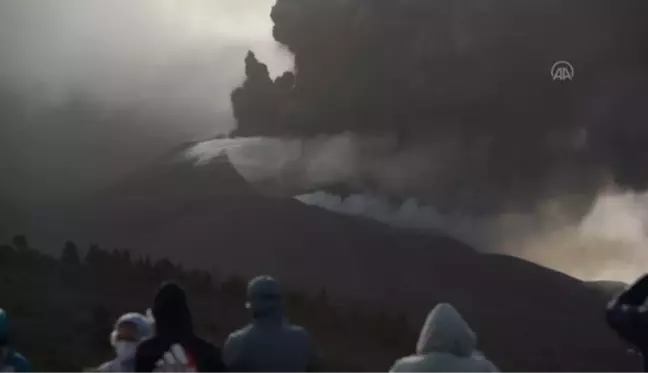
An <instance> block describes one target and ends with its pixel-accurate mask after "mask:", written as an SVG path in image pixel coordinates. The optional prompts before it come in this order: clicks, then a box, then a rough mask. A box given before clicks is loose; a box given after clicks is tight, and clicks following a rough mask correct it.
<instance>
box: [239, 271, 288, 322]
mask: <svg viewBox="0 0 648 373" xmlns="http://www.w3.org/2000/svg"><path fill="white" fill-rule="evenodd" d="M245 306H246V307H247V308H248V309H249V310H250V311H251V312H252V316H253V317H254V318H263V317H269V316H274V315H277V316H278V315H279V314H280V313H281V311H282V309H283V308H282V296H281V287H280V286H279V283H278V282H277V281H276V280H275V279H274V278H272V277H270V276H258V277H255V278H253V279H252V280H251V281H250V282H249V284H248V288H247V303H246V304H245Z"/></svg>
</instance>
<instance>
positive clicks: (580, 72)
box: [232, 0, 648, 214]
mask: <svg viewBox="0 0 648 373" xmlns="http://www.w3.org/2000/svg"><path fill="white" fill-rule="evenodd" d="M272 18H273V21H274V30H273V33H274V36H275V38H276V39H277V40H278V41H279V42H281V43H282V44H284V45H285V46H286V47H287V48H288V49H289V50H290V51H292V52H293V53H294V54H295V71H296V73H295V74H294V75H293V74H292V73H287V74H285V75H283V76H282V77H280V78H278V79H275V80H274V81H273V80H272V79H271V78H270V77H269V76H268V74H267V73H266V67H265V66H264V64H263V63H261V62H260V61H259V59H258V58H255V56H254V55H249V56H248V58H247V59H246V72H247V80H246V82H245V83H244V84H243V85H242V86H241V87H240V88H239V89H237V90H236V91H235V92H234V93H233V94H232V102H233V106H234V113H235V116H236V118H237V123H238V127H237V132H236V133H237V134H239V135H242V136H276V137H291V136H296V137H312V136H318V135H322V134H340V133H343V132H345V131H351V132H354V133H357V134H382V135H385V136H393V137H395V138H396V143H397V145H396V146H395V147H394V149H393V153H394V155H395V156H400V154H401V153H406V154H410V153H411V152H410V151H409V150H410V149H412V148H413V149H417V152H418V150H425V149H426V148H427V149H429V150H430V151H429V153H428V154H427V155H426V154H425V152H424V151H423V152H420V157H422V158H423V159H426V158H427V159H433V160H434V161H431V162H429V165H430V167H431V168H433V169H436V168H438V167H439V164H440V162H441V161H440V160H439V157H438V149H439V147H440V146H441V147H443V148H444V149H446V150H444V152H445V153H446V154H445V155H444V157H445V158H444V159H443V162H445V164H444V169H445V172H444V173H443V174H442V181H440V180H439V179H438V177H439V174H438V173H437V172H436V171H435V172H428V173H427V174H428V176H429V177H428V178H427V179H425V177H424V175H425V174H426V173H425V172H424V173H423V174H422V177H421V178H419V179H418V180H417V181H416V182H415V183H413V185H405V187H406V188H403V187H404V186H403V185H401V186H399V187H400V189H408V188H409V189H414V190H417V192H418V194H417V196H418V197H422V198H425V199H427V200H429V201H431V202H432V203H433V204H434V205H435V206H439V208H441V204H447V205H448V206H445V207H444V208H446V207H447V208H450V209H452V208H457V206H460V205H462V204H464V197H462V196H466V195H470V194H472V195H473V197H470V198H469V199H470V200H472V201H476V202H479V203H483V202H484V201H485V200H487V201H489V203H490V204H491V206H488V208H491V209H493V208H494V209H518V208H522V209H534V208H536V207H537V205H538V204H540V203H542V201H543V200H544V199H546V198H549V197H552V196H555V195H560V194H581V195H583V196H584V198H583V203H581V204H580V205H581V206H580V207H578V209H579V210H580V214H583V213H585V212H586V211H587V209H588V208H589V204H590V203H591V202H592V201H593V200H594V198H595V196H596V194H597V192H598V189H599V188H601V187H602V186H604V185H606V183H608V182H609V179H610V178H612V179H613V180H614V181H615V182H616V183H618V184H620V185H622V186H624V187H631V188H642V187H643V185H644V184H645V181H646V180H648V177H647V176H646V174H645V173H644V172H643V168H642V167H641V164H642V163H643V162H642V160H643V159H645V158H646V154H648V146H645V145H647V144H648V138H646V136H645V135H644V134H643V132H642V130H639V129H640V128H645V127H646V126H644V121H643V120H644V119H643V115H644V114H640V112H643V113H645V107H646V105H645V98H642V97H636V93H635V91H634V88H629V87H625V88H627V89H626V90H622V91H619V90H617V91H615V92H616V93H615V94H616V97H610V96H608V97H607V99H603V102H600V100H601V93H604V92H606V90H607V89H608V88H607V87H608V84H609V83H610V81H612V82H614V81H615V80H616V78H617V74H618V73H619V72H621V71H630V72H632V74H633V75H634V78H635V79H637V78H644V77H646V76H648V69H647V68H646V66H648V64H647V62H648V49H647V47H646V45H645V43H644V40H645V38H646V36H648V26H646V25H647V24H648V23H646V22H645V21H646V20H648V5H647V4H646V3H645V2H642V1H626V2H623V3H618V2H612V1H609V0H600V1H587V2H584V1H574V2H568V3H567V2H564V1H513V0H510V1H502V0H492V1H480V2H477V1H468V0H465V1H449V0H448V1H434V2H427V1H393V2H386V3H385V2H376V1H369V0H367V1H354V2H300V1H296V0H279V1H278V2H277V4H276V6H275V7H274V8H273V12H272ZM331 24H335V25H337V27H335V28H331V27H328V26H329V25H331ZM557 60H568V61H570V62H571V63H572V64H573V65H574V66H575V68H576V76H575V79H574V80H573V81H568V82H558V81H553V80H552V79H551V76H550V74H549V70H550V67H551V65H552V64H553V63H554V62H555V61H557ZM629 97H630V98H629ZM596 100H599V102H597V101H596ZM642 100H644V101H642ZM601 105H602V106H604V107H606V108H607V112H606V113H605V115H603V116H602V117H600V118H596V121H593V120H592V112H593V111H596V110H595V109H598V108H595V107H593V106H601ZM627 106H629V107H627ZM630 112H633V113H634V114H619V113H630ZM620 120H621V121H623V122H624V124H623V125H622V127H623V128H626V129H624V130H621V131H617V130H616V125H617V122H618V121H620ZM608 132H614V133H615V134H614V135H612V136H611V135H610V134H609V133H608ZM631 133H632V134H634V135H637V136H633V135H630V134H631ZM630 139H632V141H634V142H633V143H632V144H629V145H630V146H629V148H628V149H627V150H628V151H627V153H626V152H625V149H626V146H625V145H626V144H627V143H628V141H630ZM440 144H444V145H440ZM448 148H451V149H450V150H447V149H448ZM628 158H632V159H633V160H632V161H631V162H627V159H628ZM431 178H433V179H431ZM406 183H407V181H402V182H401V184H406ZM366 184H367V185H364V188H365V189H366V188H370V187H372V185H371V183H366ZM439 184H444V186H443V187H441V188H439V187H438V186H439ZM433 185H434V186H436V187H435V188H432V186H433ZM374 187H378V188H380V187H381V186H380V185H378V186H375V185H374ZM470 203H473V202H470ZM472 208H473V209H479V208H480V207H478V206H472Z"/></svg>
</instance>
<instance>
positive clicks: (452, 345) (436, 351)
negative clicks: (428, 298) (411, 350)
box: [390, 303, 498, 372]
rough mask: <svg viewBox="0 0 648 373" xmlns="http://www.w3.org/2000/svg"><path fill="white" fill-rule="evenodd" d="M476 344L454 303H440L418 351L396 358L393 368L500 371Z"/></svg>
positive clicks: (426, 326) (407, 369) (421, 338)
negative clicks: (477, 348)
mask: <svg viewBox="0 0 648 373" xmlns="http://www.w3.org/2000/svg"><path fill="white" fill-rule="evenodd" d="M476 346H477V336H476V335H475V333H474V332H473V331H472V329H471V328H470V326H468V323H466V321H465V320H464V319H463V317H461V315H460V314H459V312H457V310H456V309H455V308H454V307H453V306H452V305H450V304H447V303H441V304H439V305H437V306H436V307H434V309H432V311H430V313H429V314H428V317H427V319H426V320H425V324H424V325H423V329H422V330H421V335H420V337H419V340H418V343H417V344H416V354H415V355H412V356H408V357H405V358H402V359H400V360H398V361H396V363H395V364H394V366H393V367H392V368H391V369H390V372H497V371H498V369H497V367H495V365H493V363H491V362H490V361H488V360H487V359H486V358H485V357H484V355H482V354H481V353H480V352H479V351H477V350H476Z"/></svg>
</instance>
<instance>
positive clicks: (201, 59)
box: [0, 0, 292, 200]
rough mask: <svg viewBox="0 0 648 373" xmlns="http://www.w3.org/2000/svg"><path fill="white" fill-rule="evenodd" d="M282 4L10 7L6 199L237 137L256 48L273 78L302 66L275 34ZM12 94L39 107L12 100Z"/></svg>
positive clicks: (3, 43)
mask: <svg viewBox="0 0 648 373" xmlns="http://www.w3.org/2000/svg"><path fill="white" fill-rule="evenodd" d="M273 4H274V1H273V0H252V1H240V0H137V1H132V0H2V1H0V118H1V122H2V123H1V124H0V126H1V127H0V170H2V171H3V174H4V175H5V179H6V180H8V179H10V180H11V182H12V183H13V186H7V185H4V186H2V187H0V200H2V199H3V197H5V198H4V199H6V196H7V193H9V192H11V191H13V192H16V191H19V192H20V193H23V194H24V193H27V194H28V195H26V198H29V199H30V200H38V198H40V197H41V196H42V195H43V193H54V192H55V191H56V190H59V191H63V190H65V191H67V192H68V193H71V190H72V189H74V188H76V187H82V186H83V185H85V184H87V183H92V182H95V183H96V182H97V180H99V179H102V180H103V179H105V178H106V177H107V176H106V175H107V174H109V173H110V171H115V172H116V171H123V170H124V169H127V168H128V167H130V166H131V163H132V164H135V163H137V162H141V161H142V160H144V159H146V158H147V157H150V156H152V155H154V154H156V153H159V152H161V151H165V149H168V148H169V147H170V146H171V145H172V144H177V143H179V142H182V141H186V140H188V139H193V138H200V137H203V138H204V137H206V136H211V135H213V134H215V133H218V132H224V131H229V130H231V129H232V127H233V125H234V121H233V119H232V118H231V114H230V100H229V95H230V93H231V91H232V90H233V88H234V87H235V86H236V85H238V84H239V83H240V82H241V81H242V79H243V77H244V62H243V60H244V57H245V54H246V53H247V51H248V50H249V49H252V50H253V51H255V52H256V53H257V55H258V56H259V58H260V59H261V60H263V61H264V62H266V63H267V64H268V65H269V68H270V70H271V73H272V74H273V75H276V74H279V73H281V72H283V71H285V70H288V69H290V68H291V67H292V56H291V55H290V54H289V53H287V52H285V51H284V50H283V49H282V48H281V47H280V46H279V45H278V44H277V43H275V41H274V39H273V38H272V20H271V19H270V10H271V8H272V5H273ZM7 92H9V93H10V94H12V95H15V94H20V95H21V96H22V97H23V98H26V99H27V102H28V103H29V104H30V105H29V106H28V107H27V108H26V109H19V108H17V107H16V105H15V104H14V103H9V104H7V103H6V102H2V100H3V98H2V97H3V96H2V94H3V93H4V94H7ZM70 100H71V101H72V102H79V101H80V102H81V105H80V108H78V106H79V105H77V109H70V105H69V102H70ZM3 104H4V105H3ZM66 105H67V106H66ZM75 110H76V111H75ZM84 110H85V111H84ZM9 113H10V114H9ZM7 117H9V118H11V119H9V120H7V119H6V118H7ZM4 184H6V183H4ZM2 193H4V194H5V196H3V195H1V194H2ZM10 198H13V197H10Z"/></svg>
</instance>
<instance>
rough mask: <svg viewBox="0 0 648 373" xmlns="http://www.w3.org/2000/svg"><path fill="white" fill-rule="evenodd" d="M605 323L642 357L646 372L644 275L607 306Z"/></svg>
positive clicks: (647, 279)
mask: <svg viewBox="0 0 648 373" xmlns="http://www.w3.org/2000/svg"><path fill="white" fill-rule="evenodd" d="M606 316H607V322H608V324H609V325H610V327H611V328H612V329H614V330H615V331H616V332H617V333H618V334H619V335H620V336H621V338H623V339H624V340H626V341H627V342H628V343H630V344H632V345H633V346H635V347H636V348H637V349H638V350H639V352H641V354H642V356H643V364H644V371H645V372H648V275H644V276H643V277H641V278H640V279H639V280H638V281H637V282H635V283H634V284H633V285H632V286H630V287H629V288H628V289H627V290H626V291H624V292H623V293H621V294H620V295H619V296H618V297H617V298H616V299H614V300H612V301H611V302H610V303H609V304H608V308H607V315H606Z"/></svg>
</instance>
